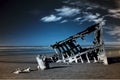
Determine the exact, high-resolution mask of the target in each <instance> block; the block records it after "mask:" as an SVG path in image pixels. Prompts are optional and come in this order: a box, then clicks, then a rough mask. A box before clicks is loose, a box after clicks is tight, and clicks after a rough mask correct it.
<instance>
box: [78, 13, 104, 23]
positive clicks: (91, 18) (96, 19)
mask: <svg viewBox="0 0 120 80" xmlns="http://www.w3.org/2000/svg"><path fill="white" fill-rule="evenodd" d="M99 16H100V14H98V13H96V14H95V15H94V14H90V13H87V12H86V14H84V16H83V19H82V20H81V21H80V22H81V23H83V22H85V21H89V22H91V21H93V22H96V23H98V22H99V21H102V18H99Z"/></svg>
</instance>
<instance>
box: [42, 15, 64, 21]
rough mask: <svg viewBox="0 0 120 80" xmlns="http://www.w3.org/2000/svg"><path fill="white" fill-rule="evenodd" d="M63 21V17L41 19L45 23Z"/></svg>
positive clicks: (52, 16) (51, 16)
mask: <svg viewBox="0 0 120 80" xmlns="http://www.w3.org/2000/svg"><path fill="white" fill-rule="evenodd" d="M61 19H62V17H57V16H55V15H50V16H45V17H43V18H41V20H42V21H43V22H55V21H59V20H61Z"/></svg>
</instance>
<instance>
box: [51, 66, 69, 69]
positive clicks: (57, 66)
mask: <svg viewBox="0 0 120 80" xmlns="http://www.w3.org/2000/svg"><path fill="white" fill-rule="evenodd" d="M67 67H70V66H54V67H50V68H49V69H55V68H67Z"/></svg>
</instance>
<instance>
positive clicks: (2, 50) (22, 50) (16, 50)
mask: <svg viewBox="0 0 120 80" xmlns="http://www.w3.org/2000/svg"><path fill="white" fill-rule="evenodd" d="M52 53H55V52H54V50H53V49H52V48H50V47H0V55H2V54H10V55H11V54H52Z"/></svg>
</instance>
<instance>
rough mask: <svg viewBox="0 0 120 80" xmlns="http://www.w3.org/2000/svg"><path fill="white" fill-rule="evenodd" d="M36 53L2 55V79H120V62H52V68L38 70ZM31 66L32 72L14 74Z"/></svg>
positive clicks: (0, 61)
mask: <svg viewBox="0 0 120 80" xmlns="http://www.w3.org/2000/svg"><path fill="white" fill-rule="evenodd" d="M35 57H36V55H0V79H120V63H119V62H117V63H116V62H113V63H112V64H110V65H107V66H106V65H103V64H101V63H95V64H94V63H91V64H89V63H84V64H81V63H77V64H75V63H72V64H69V65H68V64H63V63H59V64H58V63H52V64H50V67H51V69H48V70H44V71H41V70H36V66H37V63H36V60H35ZM113 61H114V60H113ZM29 66H30V67H31V68H32V69H33V71H31V72H30V73H21V74H13V71H15V70H16V69H17V68H21V69H25V68H27V67H29Z"/></svg>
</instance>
